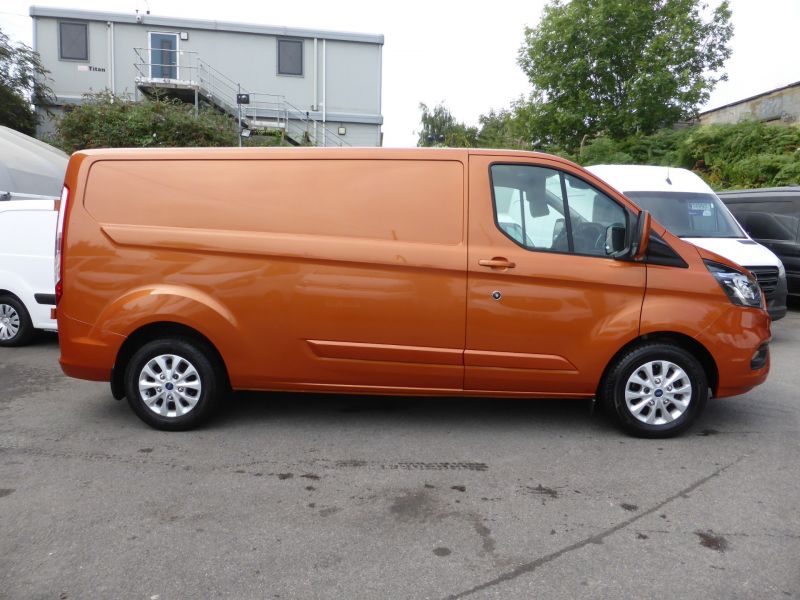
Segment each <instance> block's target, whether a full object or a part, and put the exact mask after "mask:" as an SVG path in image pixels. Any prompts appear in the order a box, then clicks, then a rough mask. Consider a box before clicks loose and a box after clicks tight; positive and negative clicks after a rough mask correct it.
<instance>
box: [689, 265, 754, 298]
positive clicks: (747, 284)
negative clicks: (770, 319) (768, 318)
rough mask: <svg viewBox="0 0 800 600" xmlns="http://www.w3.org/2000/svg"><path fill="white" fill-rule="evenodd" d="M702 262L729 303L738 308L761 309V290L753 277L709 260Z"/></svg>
mask: <svg viewBox="0 0 800 600" xmlns="http://www.w3.org/2000/svg"><path fill="white" fill-rule="evenodd" d="M703 262H704V263H706V268H707V269H708V271H709V272H710V273H711V274H712V275H713V276H714V278H715V279H716V280H717V282H718V283H719V285H720V286H721V287H722V289H723V290H724V291H725V293H726V294H727V295H728V298H729V299H730V301H731V302H733V303H734V304H736V305H738V306H752V307H755V308H760V307H761V288H760V287H759V286H758V282H757V281H756V280H755V279H754V278H753V277H749V276H747V275H745V274H744V273H741V272H739V271H736V270H735V269H731V268H730V267H726V266H725V265H721V264H719V263H716V262H713V261H710V260H704V261H703Z"/></svg>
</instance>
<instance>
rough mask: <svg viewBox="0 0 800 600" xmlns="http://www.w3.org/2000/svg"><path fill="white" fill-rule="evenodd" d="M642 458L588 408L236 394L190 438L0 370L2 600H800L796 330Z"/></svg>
mask: <svg viewBox="0 0 800 600" xmlns="http://www.w3.org/2000/svg"><path fill="white" fill-rule="evenodd" d="M773 336H774V341H773V344H772V372H771V374H770V377H769V379H768V381H767V382H766V383H765V384H764V385H762V386H760V387H758V388H756V389H754V390H752V391H751V392H749V393H747V394H745V395H743V396H739V397H736V398H729V399H723V400H713V399H712V400H710V401H709V404H708V407H707V409H706V412H705V413H704V414H703V416H702V417H701V418H700V420H699V422H698V423H697V424H696V425H695V426H693V427H692V428H691V429H690V430H689V431H688V432H687V433H685V434H684V435H683V436H682V437H679V438H676V439H670V440H649V441H648V440H639V439H635V438H631V437H628V436H626V435H625V434H624V433H622V432H621V431H620V430H618V429H617V428H616V427H615V426H614V424H613V423H611V422H610V421H608V420H607V419H605V418H603V417H601V416H599V415H598V414H594V415H592V414H590V411H589V404H588V403H587V402H584V401H580V402H573V401H565V400H561V401H522V400H485V399H482V400H473V399H463V398H456V399H430V398H421V399H420V398H417V399H410V398H375V397H369V398H364V397H352V396H320V395H289V394H239V395H237V396H235V397H234V398H232V399H231V402H230V405H229V406H228V407H226V409H225V410H224V411H222V412H220V413H219V414H218V415H217V416H216V417H215V419H214V420H213V421H212V422H211V423H210V424H209V425H207V426H206V427H204V428H203V429H200V430H197V431H194V432H187V433H165V432H159V431H155V430H153V429H150V428H148V427H147V426H146V425H144V424H143V423H142V422H140V421H139V420H138V419H137V418H136V417H135V416H134V414H133V413H132V412H131V410H130V409H129V408H128V406H127V403H125V402H116V401H114V400H113V399H112V397H111V394H110V391H109V388H108V385H107V384H98V383H90V382H85V381H78V380H73V379H69V378H67V377H65V376H64V375H63V374H62V373H61V370H60V368H59V366H58V364H57V359H58V346H57V341H56V338H55V336H53V335H50V336H47V337H45V338H43V339H42V340H41V341H39V342H38V343H37V344H36V345H33V346H30V347H27V348H19V349H5V348H0V598H9V599H17V598H22V599H27V598H35V599H38V598H43V599H44V598H53V599H61V600H66V599H69V598H76V599H77V598H126V599H127V598H142V599H145V600H168V599H172V598H237V599H242V598H283V599H287V598H299V599H306V598H332V599H333V598H336V599H341V598H348V599H361V598H367V599H371V598H376V599H383V598H404V599H405V598H409V599H416V598H419V599H424V598H432V599H446V598H449V599H454V598H481V599H483V598H504V599H506V598H548V599H561V598H563V599H573V598H665V599H667V598H668V599H674V598H682V599H690V598H698V599H703V600H707V599H712V598H725V599H735V598H747V599H752V598H800V435H799V434H798V432H799V431H800V393H798V379H797V378H795V375H798V372H799V371H800V311H798V310H797V309H796V308H795V309H794V310H793V311H790V313H789V315H788V316H787V317H786V318H785V319H783V320H781V321H778V322H776V323H775V324H774V325H773Z"/></svg>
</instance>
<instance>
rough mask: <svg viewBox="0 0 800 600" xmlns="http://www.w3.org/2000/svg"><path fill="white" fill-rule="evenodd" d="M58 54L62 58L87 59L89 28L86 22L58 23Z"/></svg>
mask: <svg viewBox="0 0 800 600" xmlns="http://www.w3.org/2000/svg"><path fill="white" fill-rule="evenodd" d="M58 55H59V58H60V59H62V60H89V28H88V26H87V25H86V23H59V24H58Z"/></svg>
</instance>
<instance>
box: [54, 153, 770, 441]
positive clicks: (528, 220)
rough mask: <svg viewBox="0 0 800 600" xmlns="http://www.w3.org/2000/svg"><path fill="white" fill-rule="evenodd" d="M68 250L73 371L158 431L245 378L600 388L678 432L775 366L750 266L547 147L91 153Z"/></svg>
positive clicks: (420, 388)
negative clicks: (700, 243) (665, 223)
mask: <svg viewBox="0 0 800 600" xmlns="http://www.w3.org/2000/svg"><path fill="white" fill-rule="evenodd" d="M556 184H557V185H556ZM588 192H591V193H592V198H591V201H587V199H586V196H587V193H588ZM579 197H580V198H579ZM573 202H574V203H575V206H573V205H572V204H573ZM57 239H58V242H57V251H56V252H57V255H56V266H57V273H58V276H57V283H56V295H57V301H58V309H57V314H58V322H59V329H60V344H61V357H60V362H61V366H62V368H63V370H64V372H65V373H66V374H67V375H70V376H73V377H78V378H82V379H90V380H97V381H110V383H111V390H112V393H113V395H114V396H115V397H116V398H119V399H121V398H123V397H127V399H128V402H129V403H130V405H131V407H132V409H133V410H134V411H135V412H136V414H137V415H138V416H139V417H140V418H141V419H142V420H144V421H145V422H146V423H148V424H150V425H151V426H153V427H156V428H159V429H169V430H176V429H188V428H191V427H193V426H195V425H197V424H198V423H200V422H201V421H202V420H203V419H205V418H206V417H207V416H208V415H209V414H210V412H211V411H212V410H213V409H214V408H215V406H217V405H219V404H220V402H221V400H222V399H223V398H224V397H225V394H226V391H227V390H228V389H229V388H233V389H237V390H293V391H317V392H346V393H357V394H409V395H425V396H427V395H455V396H487V397H498V396H501V397H517V398H538V397H547V398H553V397H557V398H587V399H588V398H594V397H597V398H599V399H600V400H601V401H602V402H603V403H605V404H606V405H608V406H611V407H612V409H613V411H615V412H616V414H617V415H618V417H619V420H620V422H621V423H622V424H623V425H624V426H625V427H626V428H627V429H628V430H629V431H631V432H633V433H634V434H637V435H641V436H648V437H664V436H669V435H674V434H676V433H678V432H680V431H682V430H684V429H685V428H686V427H688V426H689V424H690V423H691V422H692V421H693V420H694V419H695V418H696V417H697V415H698V414H700V412H701V411H702V409H703V407H704V405H705V403H706V400H707V398H708V396H709V392H711V393H713V394H714V395H715V396H718V397H724V396H732V395H735V394H741V393H743V392H746V391H747V390H749V389H751V388H752V387H753V386H756V385H758V384H760V383H762V382H763V381H764V380H765V379H766V377H767V374H768V371H769V351H768V343H769V341H770V320H769V316H768V315H767V313H766V311H765V305H764V301H763V298H762V295H761V291H760V289H759V287H758V284H757V282H756V281H755V279H753V277H752V276H751V275H749V274H748V273H747V272H745V271H743V270H742V269H741V268H740V267H739V266H737V265H736V264H734V263H732V262H731V261H729V260H728V259H726V258H724V257H721V256H719V255H717V254H715V253H713V252H709V251H707V250H705V249H703V248H699V247H696V246H694V245H692V244H689V243H687V242H684V241H682V240H681V239H680V238H678V237H676V236H674V235H672V234H671V233H669V232H668V231H667V230H665V229H664V228H663V227H662V226H661V225H659V224H658V223H656V222H651V220H650V215H649V213H647V212H646V211H642V210H640V209H639V207H637V206H636V205H635V204H633V203H632V202H631V201H630V200H629V199H627V198H625V197H624V196H623V195H621V194H620V193H619V192H617V191H615V190H613V189H612V188H611V187H609V186H608V185H607V184H605V183H604V182H603V181H601V180H600V179H598V178H597V177H595V176H594V175H592V174H591V173H589V172H587V171H585V170H584V169H582V168H580V167H579V166H577V165H575V164H573V163H571V162H569V161H566V160H563V159H560V158H557V157H554V156H549V155H546V154H537V153H526V152H503V151H489V150H461V149H458V150H456V149H438V150H437V149H413V150H411V149H409V150H388V149H355V148H336V149H322V148H294V149H283V148H275V149H263V148H262V149H256V148H251V149H244V150H241V149H193V150H192V149H163V150H142V149H140V150H92V151H84V152H77V153H76V154H74V155H73V156H72V158H71V159H70V163H69V167H68V170H67V177H66V182H65V188H64V193H63V197H62V201H61V210H60V212H59V224H58V227H57Z"/></svg>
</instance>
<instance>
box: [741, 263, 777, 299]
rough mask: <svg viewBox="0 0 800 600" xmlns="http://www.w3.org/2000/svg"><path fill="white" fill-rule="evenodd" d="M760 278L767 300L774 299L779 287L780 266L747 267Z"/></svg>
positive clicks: (759, 283)
mask: <svg viewBox="0 0 800 600" xmlns="http://www.w3.org/2000/svg"><path fill="white" fill-rule="evenodd" d="M745 268H746V269H747V270H748V271H750V272H751V273H752V274H753V275H755V276H756V279H757V280H758V285H760V286H761V290H762V291H763V292H764V296H766V298H767V300H772V297H773V296H774V295H775V289H776V288H777V287H778V267H745Z"/></svg>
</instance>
